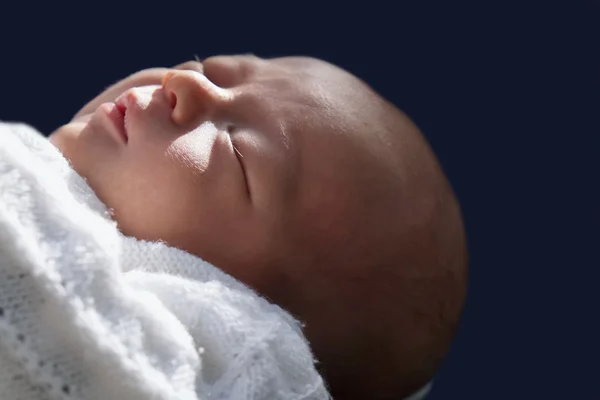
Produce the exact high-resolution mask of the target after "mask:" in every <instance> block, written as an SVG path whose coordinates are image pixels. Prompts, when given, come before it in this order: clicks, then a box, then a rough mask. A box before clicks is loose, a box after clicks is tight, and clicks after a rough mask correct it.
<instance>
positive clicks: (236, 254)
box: [50, 55, 467, 400]
mask: <svg viewBox="0 0 600 400" xmlns="http://www.w3.org/2000/svg"><path fill="white" fill-rule="evenodd" d="M50 142H51V143H52V144H54V145H55V146H56V148H57V149H59V150H60V152H61V153H62V154H63V155H64V157H65V158H66V159H67V160H68V161H69V164H70V166H71V167H72V168H73V169H74V170H75V171H76V172H77V174H78V175H79V176H81V177H83V178H84V179H85V182H86V183H87V184H88V185H89V187H90V188H91V189H92V190H93V193H94V194H95V195H96V196H97V198H98V199H99V201H100V202H101V203H102V204H103V205H105V206H106V207H107V209H108V210H110V219H111V220H113V221H115V223H116V227H117V229H118V231H119V232H120V233H121V234H122V235H124V237H127V238H135V240H139V241H144V242H146V243H159V244H161V245H164V246H166V247H168V248H173V249H178V250H179V251H182V252H185V253H186V254H189V255H190V257H191V256H196V257H198V259H201V260H204V261H206V262H208V263H210V264H212V265H214V266H216V267H218V269H219V270H221V271H223V272H225V274H226V275H227V276H231V277H233V278H235V281H238V282H242V283H243V284H244V285H245V286H247V287H249V288H250V289H251V290H252V291H253V292H256V293H258V294H259V295H260V297H261V298H264V299H266V300H268V302H270V303H272V304H275V305H277V306H278V307H280V308H281V309H283V310H286V312H288V313H289V314H290V315H291V316H293V318H294V319H295V320H297V321H299V322H300V324H301V327H302V331H301V332H299V334H301V335H302V336H303V337H305V338H306V340H307V343H308V345H309V346H310V350H311V351H312V353H313V354H314V358H315V368H316V370H317V371H318V373H319V374H320V376H322V377H323V380H324V382H325V387H326V388H327V390H328V391H329V393H331V395H332V397H333V398H334V399H336V400H344V399H403V398H406V397H407V396H411V395H414V394H415V393H417V392H419V391H420V389H423V388H425V389H426V388H427V387H428V386H427V385H428V383H429V382H431V380H432V377H433V375H434V373H435V371H436V369H437V368H438V367H439V366H440V364H441V362H442V361H443V359H444V356H445V354H446V352H447V351H448V348H449V346H450V343H451V341H452V338H453V335H454V333H455V330H456V328H457V325H458V321H459V318H460V314H461V311H462V307H463V302H464V298H465V293H466V281H467V278H466V265H467V250H466V243H465V235H464V229H463V224H462V220H461V214H460V209H459V205H458V203H457V200H456V198H455V196H454V194H453V192H452V189H451V187H450V185H449V183H448V182H447V179H446V178H445V176H444V173H443V171H442V169H441V167H440V165H439V163H438V162H437V160H436V158H435V156H434V154H433V152H432V151H431V149H430V147H429V146H428V144H427V142H426V140H425V139H424V138H423V137H422V135H421V134H420V132H419V130H418V129H417V128H416V127H415V125H414V124H412V123H411V121H410V120H409V119H408V118H407V117H406V116H405V115H404V114H402V113H401V112H400V111H399V110H397V109H396V108H395V107H394V106H393V105H392V104H390V103H389V102H387V101H386V100H384V99H383V98H382V97H381V96H379V95H378V94H377V93H375V92H374V91H373V90H372V89H371V88H370V87H369V86H368V85H366V84H365V83H364V82H362V81H361V80H360V79H358V78H357V77H355V76H353V75H351V74H350V73H348V72H346V71H344V70H342V69H340V68H338V67H336V66H333V65H331V64H329V63H327V62H324V61H321V60H316V59H312V58H306V57H286V58H277V59H262V58H258V57H255V56H251V55H243V56H217V57H211V58H208V59H206V60H204V61H203V62H199V61H192V62H188V63H184V64H182V65H179V66H177V67H174V68H169V69H166V68H165V69H162V68H156V69H148V70H143V71H140V72H138V73H136V74H133V75H131V76H129V77H128V78H126V79H124V80H122V81H120V82H118V83H116V84H115V85H113V86H111V87H109V88H108V89H106V90H105V91H104V92H103V93H102V94H100V95H99V96H98V97H96V98H95V99H93V100H92V101H91V102H89V103H88V104H87V105H86V106H85V107H83V108H82V109H81V110H80V111H79V112H78V113H77V114H76V115H75V116H74V118H73V119H72V121H71V122H69V123H68V124H66V125H64V126H62V127H61V128H59V129H58V130H57V131H55V132H54V133H53V134H52V135H51V136H50ZM205 351H206V352H209V351H210V348H207V349H206V350H205ZM282 362H283V361H282ZM421 392H422V391H421ZM208 395H210V394H208ZM232 398H235V397H232ZM240 398H241V397H240ZM274 398H277V397H274ZM281 398H284V397H281ZM285 398H288V397H285ZM289 398H305V397H302V396H301V395H298V396H297V397H289ZM306 398H308V397H306Z"/></svg>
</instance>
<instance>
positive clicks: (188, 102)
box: [162, 70, 233, 125]
mask: <svg viewBox="0 0 600 400" xmlns="http://www.w3.org/2000/svg"><path fill="white" fill-rule="evenodd" d="M162 86H163V89H164V91H165V94H166V96H167V98H168V99H169V101H170V102H171V107H172V109H173V112H172V114H171V119H172V120H173V122H175V123H176V124H178V125H186V124H189V123H191V122H192V121H194V120H197V119H199V118H209V117H210V116H211V115H212V114H213V113H214V112H215V111H217V110H218V109H219V108H221V107H224V106H226V105H227V104H228V103H229V102H230V101H231V100H232V99H233V96H232V92H231V91H230V90H228V89H223V88H220V87H219V86H217V85H215V84H214V83H212V82H211V81H210V80H209V79H208V78H206V76H204V75H203V74H201V73H199V72H197V71H189V70H187V71H181V70H172V71H169V72H167V73H166V74H165V77H164V78H163V82H162Z"/></svg>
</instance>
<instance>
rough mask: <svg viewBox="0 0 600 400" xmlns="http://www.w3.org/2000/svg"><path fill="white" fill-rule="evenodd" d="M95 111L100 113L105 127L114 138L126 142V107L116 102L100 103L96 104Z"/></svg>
mask: <svg viewBox="0 0 600 400" xmlns="http://www.w3.org/2000/svg"><path fill="white" fill-rule="evenodd" d="M97 112H99V113H100V114H101V115H102V117H103V118H102V120H104V121H106V122H105V123H107V125H108V127H107V128H108V130H109V132H110V133H111V134H112V135H113V136H114V137H115V139H117V140H118V141H120V142H122V143H124V144H127V142H128V135H127V130H126V129H125V116H126V109H125V108H124V107H123V106H122V105H118V104H116V103H102V104H100V106H98V110H97Z"/></svg>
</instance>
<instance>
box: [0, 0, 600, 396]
mask: <svg viewBox="0 0 600 400" xmlns="http://www.w3.org/2000/svg"><path fill="white" fill-rule="evenodd" d="M210 3H213V4H210ZM352 4H356V5H354V6H352V5H349V4H346V5H344V4H343V3H342V2H339V4H337V5H336V4H334V3H330V2H325V1H321V2H320V3H316V4H309V3H308V2H286V1H280V2H278V3H272V4H271V5H269V6H260V7H259V6H258V5H257V4H256V3H254V2H244V3H239V4H238V3H237V2H208V1H207V2H195V3H188V5H180V4H177V3H176V2H164V3H162V4H161V3H150V4H146V5H144V6H140V7H137V8H136V7H133V6H126V5H123V4H119V3H116V2H110V3H102V2H89V3H88V2H80V3H79V6H78V8H75V9H73V8H64V9H58V8H57V7H56V6H54V5H53V6H32V5H30V4H25V3H6V4H5V3H3V5H2V6H0V15H1V18H0V19H1V20H2V21H1V22H2V23H1V27H0V50H1V52H0V60H1V61H0V80H1V83H0V119H2V120H13V121H14V120H18V121H25V122H28V123H30V124H32V125H33V126H35V127H37V128H38V129H40V130H41V131H43V132H50V131H52V130H53V129H55V128H56V127H58V126H59V125H60V124H63V123H65V122H67V121H68V120H69V118H70V117H71V116H72V114H73V113H75V112H76V111H77V110H78V109H79V107H81V106H82V105H83V104H84V103H85V102H86V101H87V100H89V99H91V98H92V97H94V96H95V95H96V94H97V93H98V92H100V91H101V90H103V88H104V87H105V86H107V85H108V84H110V83H112V82H114V81H116V80H118V79H120V78H122V77H124V76H125V75H127V74H129V73H132V72H135V71H137V70H139V69H142V68H146V67H150V66H170V65H173V64H177V63H180V62H183V61H186V60H188V59H191V58H192V57H193V54H198V55H199V56H200V57H205V56H209V55H212V54H219V53H221V54H228V53H238V52H253V53H255V54H257V55H259V56H264V57H270V56H277V55H290V54H302V55H311V56H316V57H320V58H324V59H326V60H328V61H331V62H333V63H336V64H338V65H340V66H342V67H344V68H346V69H348V70H350V71H351V72H353V73H354V74H356V75H358V76H359V77H361V78H363V79H364V80H366V81H367V82H368V83H370V84H371V85H372V86H373V87H374V88H375V89H376V90H378V91H379V92H380V93H381V94H382V95H384V96H385V97H387V98H388V99H389V100H391V101H393V102H394V103H395V104H396V105H397V106H398V107H400V108H402V109H403V110H404V111H405V112H406V113H408V114H409V115H410V116H411V117H412V118H413V119H414V120H415V121H416V123H417V124H418V125H419V126H420V127H421V129H422V130H423V132H424V134H425V135H426V136H427V138H428V139H429V140H430V142H431V144H432V146H433V147H434V150H435V151H436V153H437V154H438V156H439V158H440V159H441V162H442V164H443V166H444V168H445V170H446V172H447V174H448V176H449V178H450V180H451V182H452V184H453V186H454V188H455V190H456V192H457V194H458V197H459V199H460V202H461V204H462V207H463V210H464V216H465V221H466V227H467V233H468V238H469V245H470V254H471V269H470V274H471V275H470V276H471V280H470V291H469V296H468V301H467V307H466V310H465V314H464V320H463V323H462V326H461V328H460V331H459V334H458V336H457V338H456V341H455V344H454V346H453V348H452V351H451V353H450V355H449V356H448V358H447V361H446V363H445V364H444V366H443V368H442V369H441V371H440V373H439V376H438V378H437V381H436V385H435V387H434V391H433V393H432V394H431V396H430V398H431V399H432V400H435V399H600V351H599V345H598V339H599V338H600V335H599V333H600V332H599V329H598V319H599V318H598V316H599V314H600V313H599V309H598V308H599V306H600V302H599V301H598V298H599V297H598V290H597V287H598V280H597V279H598V275H599V274H598V272H597V271H598V268H599V267H600V261H599V257H598V250H600V235H599V230H600V218H599V214H600V213H599V211H598V210H599V209H600V201H599V198H598V196H597V192H598V191H597V189H596V188H597V187H598V184H599V183H600V174H599V173H598V172H600V169H599V168H598V164H599V163H598V159H599V157H600V139H599V136H600V129H599V124H598V119H599V117H600V111H599V110H600V108H599V107H598V106H599V105H600V104H599V103H600V102H599V101H598V100H599V93H600V92H599V91H598V89H599V87H598V81H599V80H598V77H599V75H600V68H599V66H600V65H599V64H598V62H597V61H598V55H599V51H600V31H599V30H598V29H597V26H598V24H599V21H600V18H599V17H600V12H599V5H598V2H597V1H590V2H588V3H587V4H585V5H583V4H582V5H575V4H574V3H568V2H564V4H563V5H555V4H552V5H550V4H540V5H533V4H529V3H525V2H520V3H517V4H514V5H509V4H508V3H505V2H493V3H492V2H485V1H480V2H477V3H475V4H464V3H456V2H449V1H447V2H445V3H443V4H442V5H439V4H434V3H431V2H425V1H421V2H395V3H392V2H390V3H389V4H388V5H387V6H381V5H378V4H377V3H375V2H372V1H365V2H360V3H352ZM367 368H368V366H367Z"/></svg>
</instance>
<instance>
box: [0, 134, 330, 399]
mask: <svg viewBox="0 0 600 400" xmlns="http://www.w3.org/2000/svg"><path fill="white" fill-rule="evenodd" d="M327 398H329V396H328V393H327V390H326V388H325V386H324V383H323V381H322V379H321V377H320V376H319V374H318V373H317V372H316V370H315V368H314V359H313V357H312V354H311V352H310V349H309V347H308V345H307V342H306V340H305V338H304V336H303V335H302V333H301V330H300V327H299V326H298V323H297V321H295V320H294V319H293V318H291V316H290V315H289V314H287V313H286V312H284V311H283V310H281V309H280V308H279V307H277V306H275V305H272V304H270V303H268V302H267V301H266V300H264V299H263V298H261V297H259V296H257V295H256V294H255V293H254V292H253V291H251V290H250V289H248V288H247V287H246V286H244V285H243V284H241V283H240V282H238V281H236V280H235V279H233V278H232V277H230V276H228V275H226V274H225V273H223V272H222V271H221V270H219V269H217V268H215V267H213V266H212V265H210V264H208V263H206V262H204V261H202V260H201V259H199V258H197V257H195V256H192V255H190V254H188V253H185V252H183V251H180V250H177V249H174V248H170V247H167V246H165V245H163V244H160V243H149V242H141V241H138V240H136V239H133V238H127V237H124V236H123V235H121V234H120V233H119V232H118V230H117V229H116V225H115V224H114V223H113V222H112V221H111V220H110V218H109V215H108V213H107V210H106V208H105V207H104V205H103V204H102V203H101V202H100V201H99V200H98V199H97V197H96V196H95V195H94V193H93V192H92V190H91V189H90V188H89V186H88V185H87V184H86V183H85V181H84V180H83V179H81V177H79V176H78V175H77V174H76V173H75V172H74V171H73V170H72V169H71V168H70V167H69V165H68V163H67V162H66V160H65V159H64V158H63V157H62V155H61V154H60V153H59V152H58V151H57V150H56V149H55V148H54V146H52V145H51V144H50V143H49V142H48V141H47V139H45V138H44V137H42V136H41V135H40V134H39V133H38V132H37V131H35V130H34V129H33V128H30V127H28V126H26V125H23V124H6V123H0V399H3V400H4V399H11V400H25V399H32V400H41V399H107V400H119V399H123V400H125V399H126V400H136V399H139V400H154V399H177V400H186V399H190V400H191V399H235V400H246V399H248V400H250V399H254V400H259V399H327Z"/></svg>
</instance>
